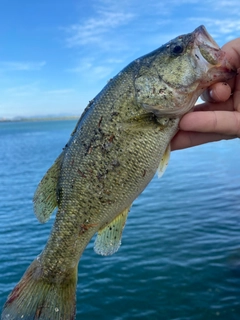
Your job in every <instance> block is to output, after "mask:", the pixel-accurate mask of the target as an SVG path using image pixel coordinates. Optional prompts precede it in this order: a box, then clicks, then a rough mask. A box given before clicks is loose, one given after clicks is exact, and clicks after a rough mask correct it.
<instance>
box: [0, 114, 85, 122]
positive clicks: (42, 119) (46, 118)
mask: <svg viewBox="0 0 240 320" xmlns="http://www.w3.org/2000/svg"><path fill="white" fill-rule="evenodd" d="M79 117H80V115H79V116H65V117H61V116H59V117H58V116H56V117H29V118H13V119H4V118H3V119H0V122H37V121H59V120H63V121H65V120H66V121H67V120H78V119H79Z"/></svg>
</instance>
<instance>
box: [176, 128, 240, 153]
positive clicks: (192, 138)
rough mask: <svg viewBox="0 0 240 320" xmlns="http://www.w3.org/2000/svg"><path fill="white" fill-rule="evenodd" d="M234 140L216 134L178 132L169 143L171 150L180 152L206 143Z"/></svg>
mask: <svg viewBox="0 0 240 320" xmlns="http://www.w3.org/2000/svg"><path fill="white" fill-rule="evenodd" d="M234 138H236V137H235V136H229V135H224V134H218V133H202V132H200V133H199V132H187V131H179V132H178V133H177V134H176V135H175V137H174V138H173V139H172V141H171V150H172V151H174V150H180V149H185V148H190V147H195V146H198V145H201V144H204V143H207V142H214V141H220V140H229V139H234Z"/></svg>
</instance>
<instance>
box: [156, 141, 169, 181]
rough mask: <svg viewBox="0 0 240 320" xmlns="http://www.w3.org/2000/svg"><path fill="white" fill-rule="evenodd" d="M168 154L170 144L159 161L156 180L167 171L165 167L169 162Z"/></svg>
mask: <svg viewBox="0 0 240 320" xmlns="http://www.w3.org/2000/svg"><path fill="white" fill-rule="evenodd" d="M170 152H171V147H170V144H169V145H168V146H167V148H166V150H165V152H164V155H163V156H162V159H161V160H160V163H159V166H158V170H157V174H158V178H161V176H162V175H163V174H164V172H165V171H166V169H167V165H168V162H169V158H170Z"/></svg>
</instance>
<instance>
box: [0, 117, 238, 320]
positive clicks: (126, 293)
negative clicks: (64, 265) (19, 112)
mask: <svg viewBox="0 0 240 320" xmlns="http://www.w3.org/2000/svg"><path fill="white" fill-rule="evenodd" d="M75 123H76V122H75V121H50V122H15V123H14V122H11V123H0V219H1V222H0V257H1V260H0V275H1V276H0V277H1V278H0V304H1V305H3V304H4V302H5V301H6V298H7V295H8V294H9V292H10V291H11V290H12V289H13V287H14V285H15V284H16V283H17V282H18V281H19V280H20V278H21V276H22V274H23V273H24V271H25V269H26V268H27V267H28V265H29V264H30V263H31V261H32V260H33V259H34V258H35V257H36V256H37V255H38V254H39V253H40V252H41V250H42V249H43V247H44V245H45V243H46V241H47V238H48V234H49V232H50V229H51V225H52V223H53V219H54V217H52V218H51V219H50V221H49V222H48V223H47V224H43V225H42V224H40V223H39V222H38V221H37V219H36V218H35V216H34V213H33V208H32V197H33V193H34V191H35V189H36V187H37V184H38V182H39V180H40V179H41V178H42V176H43V175H44V173H45V172H46V170H47V169H48V168H49V167H50V166H51V164H52V163H53V161H54V160H55V158H56V157H57V156H58V154H59V153H60V152H61V150H62V147H64V145H65V144H66V142H67V141H68V138H69V135H70V133H71V131H72V130H73V128H74V126H75ZM239 162H240V140H239V139H238V140H232V141H227V142H226V141H222V142H218V143H213V144H207V145H203V146H200V147H195V148H192V149H188V150H183V151H175V152H173V153H172V154H171V161H170V164H169V166H168V169H167V171H166V173H165V175H164V176H163V177H162V178H161V179H160V180H159V179H157V177H155V178H154V179H153V180H152V182H151V183H150V184H149V186H148V187H147V188H146V190H145V191H144V192H143V193H142V194H141V195H140V196H139V198H138V199H137V200H136V201H135V202H134V204H133V207H132V209H131V212H130V214H129V218H128V221H127V224H126V227H125V229H124V232H123V239H122V246H121V248H120V249H119V251H118V252H117V253H115V254H114V255H113V256H110V257H101V256H98V255H96V254H95V253H94V251H93V242H92V241H91V242H90V244H89V245H88V247H87V249H86V250H85V252H84V254H83V256H82V258H81V261H80V264H79V272H78V273H79V274H78V287H77V319H79V320H80V319H85V320H86V319H87V320H88V319H89V320H92V319H93V320H95V319H98V320H130V319H150V320H158V319H163V320H212V319H219V320H220V319H221V320H226V319H227V320H235V319H236V320H239V319H240V165H239Z"/></svg>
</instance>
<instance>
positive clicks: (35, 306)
mask: <svg viewBox="0 0 240 320" xmlns="http://www.w3.org/2000/svg"><path fill="white" fill-rule="evenodd" d="M39 271H40V270H39V263H38V261H37V260H34V261H33V263H32V264H31V265H30V266H29V268H28V269H27V271H26V272H25V274H24V276H23V277H22V279H21V280H20V282H19V283H18V284H17V286H16V287H15V288H14V289H13V291H12V292H11V294H10V295H9V297H8V300H7V302H6V303H5V305H4V308H3V312H2V316H1V320H37V319H41V320H60V319H61V320H73V319H74V318H75V305H76V298H75V291H76V283H77V268H76V269H75V270H74V271H73V272H72V274H71V275H69V276H68V278H67V279H66V280H65V281H61V283H57V282H56V281H55V282H51V281H50V280H51V279H50V280H46V279H44V278H43V277H41V271H40V272H39Z"/></svg>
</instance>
